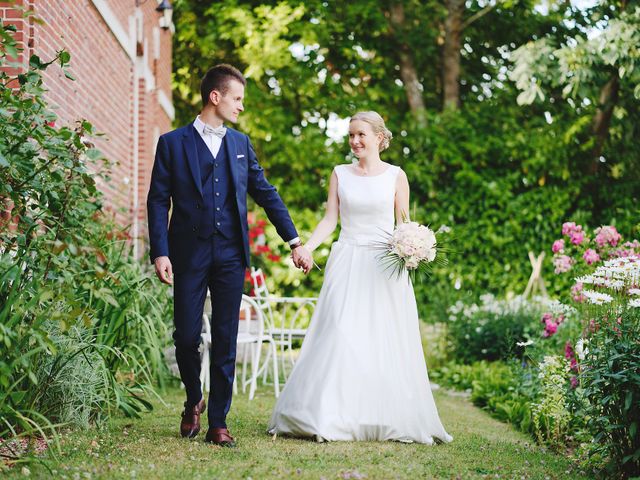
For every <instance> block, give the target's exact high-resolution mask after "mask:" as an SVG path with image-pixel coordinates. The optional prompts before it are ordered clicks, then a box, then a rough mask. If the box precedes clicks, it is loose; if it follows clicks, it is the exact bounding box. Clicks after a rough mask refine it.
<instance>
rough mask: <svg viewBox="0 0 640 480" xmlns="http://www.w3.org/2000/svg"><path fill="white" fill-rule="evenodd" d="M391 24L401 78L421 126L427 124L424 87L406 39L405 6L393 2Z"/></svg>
mask: <svg viewBox="0 0 640 480" xmlns="http://www.w3.org/2000/svg"><path fill="white" fill-rule="evenodd" d="M389 23H390V25H391V31H392V33H393V34H394V36H395V37H396V39H397V40H398V46H399V50H400V78H401V79H402V83H403V84H404V89H405V92H406V94H407V102H408V103H409V109H410V110H411V113H413V115H414V117H415V118H416V120H417V121H418V123H419V124H420V125H425V124H426V115H425V114H426V108H425V105H424V100H423V98H422V85H421V84H420V81H419V80H418V72H417V71H416V66H415V63H414V60H413V55H412V53H411V50H410V49H409V46H408V45H407V42H406V41H405V39H404V30H405V16H404V5H403V4H402V3H400V2H393V3H392V4H391V8H390V10H389Z"/></svg>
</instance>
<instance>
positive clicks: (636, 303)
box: [629, 298, 640, 308]
mask: <svg viewBox="0 0 640 480" xmlns="http://www.w3.org/2000/svg"><path fill="white" fill-rule="evenodd" d="M629 306H630V307H633V308H640V298H634V299H633V300H629Z"/></svg>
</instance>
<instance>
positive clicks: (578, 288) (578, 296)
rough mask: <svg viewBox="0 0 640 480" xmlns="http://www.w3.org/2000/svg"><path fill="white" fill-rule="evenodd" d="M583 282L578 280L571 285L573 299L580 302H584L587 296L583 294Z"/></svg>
mask: <svg viewBox="0 0 640 480" xmlns="http://www.w3.org/2000/svg"><path fill="white" fill-rule="evenodd" d="M582 288H583V285H582V283H580V282H578V283H576V284H575V285H574V286H573V287H571V296H572V297H573V300H574V301H575V302H578V303H582V302H584V301H585V300H586V299H587V298H586V297H585V296H584V295H583V294H582Z"/></svg>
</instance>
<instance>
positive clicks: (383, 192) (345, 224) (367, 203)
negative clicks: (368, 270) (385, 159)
mask: <svg viewBox="0 0 640 480" xmlns="http://www.w3.org/2000/svg"><path fill="white" fill-rule="evenodd" d="M351 168H352V167H351V166H350V165H339V166H337V167H336V168H335V172H336V175H337V177H338V198H339V199H340V225H341V230H340V238H339V239H338V241H340V242H345V243H353V244H363V245H370V244H371V243H375V242H380V241H383V240H384V239H385V238H386V237H387V234H390V233H391V232H393V228H394V224H395V214H394V211H395V195H396V178H397V176H398V172H399V171H400V167H396V166H394V165H391V166H389V167H387V169H386V170H385V171H384V172H383V173H381V174H379V175H375V176H372V177H362V176H359V175H356V174H355V173H353V171H352V170H351Z"/></svg>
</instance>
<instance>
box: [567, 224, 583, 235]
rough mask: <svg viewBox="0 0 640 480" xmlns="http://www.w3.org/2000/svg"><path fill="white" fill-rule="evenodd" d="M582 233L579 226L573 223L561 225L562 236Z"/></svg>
mask: <svg viewBox="0 0 640 480" xmlns="http://www.w3.org/2000/svg"><path fill="white" fill-rule="evenodd" d="M581 231H582V226H581V225H576V224H575V223H573V222H565V223H563V224H562V235H567V236H571V234H572V233H577V232H581Z"/></svg>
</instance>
